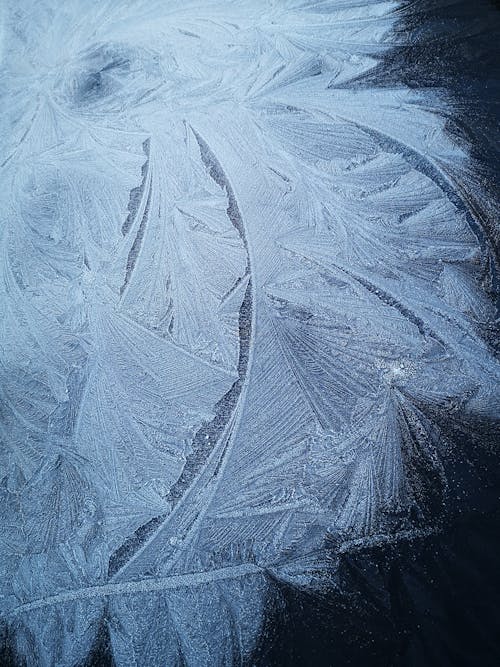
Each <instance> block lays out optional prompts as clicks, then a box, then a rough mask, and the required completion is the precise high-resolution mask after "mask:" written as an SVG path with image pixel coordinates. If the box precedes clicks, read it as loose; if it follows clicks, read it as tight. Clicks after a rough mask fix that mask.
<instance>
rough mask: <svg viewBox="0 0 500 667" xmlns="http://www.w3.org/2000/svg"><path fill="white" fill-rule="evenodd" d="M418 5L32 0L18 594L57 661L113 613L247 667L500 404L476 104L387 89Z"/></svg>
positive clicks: (23, 146)
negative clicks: (377, 80) (473, 148)
mask: <svg viewBox="0 0 500 667" xmlns="http://www.w3.org/2000/svg"><path fill="white" fill-rule="evenodd" d="M398 6H399V3H398V2H370V1H367V0H363V1H360V0H328V1H322V2H303V1H300V0H288V1H286V0H283V1H280V2H272V1H271V0H267V1H265V0H252V1H251V2H248V1H245V2H244V1H243V0H241V1H239V0H238V1H234V2H222V0H213V1H207V2H203V3H194V2H190V1H189V0H188V1H186V0H182V2H181V1H179V2H177V0H173V1H172V2H168V3H165V2H159V1H158V2H155V1H151V0H148V1H147V2H146V1H144V2H141V1H140V0H136V1H133V2H128V3H125V2H118V1H116V0H115V1H111V2H106V1H103V0H100V1H99V2H83V0H79V1H69V2H64V3H57V2H43V1H42V2H39V3H30V2H21V3H18V2H17V3H12V6H11V8H10V9H9V8H8V7H6V8H5V9H4V12H3V17H2V19H3V33H2V61H3V69H2V81H1V86H2V91H3V109H4V118H3V121H2V138H1V141H2V144H1V145H2V156H1V159H2V162H3V168H2V178H3V180H2V189H1V198H2V240H3V244H2V249H3V252H2V259H1V280H0V300H1V310H2V316H3V317H2V323H3V324H2V343H1V350H0V352H1V365H0V373H1V392H2V393H1V409H2V412H1V414H2V438H3V439H4V442H5V444H4V445H3V448H2V459H1V466H2V470H1V474H0V478H1V479H2V486H1V489H0V492H1V494H2V498H1V503H2V504H1V507H0V512H1V513H2V529H1V538H0V549H1V552H0V557H1V561H2V563H3V565H4V573H5V576H4V577H3V578H2V589H1V602H2V608H3V611H4V613H5V618H6V619H7V622H8V624H9V631H10V633H11V636H12V638H13V642H14V645H15V649H16V651H17V654H18V657H19V659H20V660H22V659H25V660H26V661H27V663H28V665H44V666H45V665H57V666H58V667H67V666H72V665H78V664H81V663H83V662H84V661H85V660H86V659H87V657H88V655H89V654H90V652H91V651H92V649H93V647H94V645H95V643H96V637H97V635H98V632H99V630H100V628H102V625H103V624H105V625H106V626H107V629H108V632H109V635H110V644H111V649H110V650H111V652H112V655H113V659H114V662H115V664H116V665H117V667H121V666H122V665H138V666H142V665H145V666H150V665H152V666H153V665H177V664H185V665H188V666H193V667H198V666H203V665H207V666H209V665H214V666H218V665H235V664H239V661H240V660H241V659H246V658H248V656H249V655H251V652H252V650H253V648H254V646H255V643H256V641H257V639H258V637H259V633H260V632H261V626H262V623H263V618H264V612H265V604H266V600H267V597H268V594H269V589H270V587H271V586H272V582H273V581H275V580H282V581H287V582H290V583H292V584H294V585H298V586H301V587H303V588H305V589H317V588H320V587H321V586H322V585H323V579H324V577H325V576H326V575H328V579H329V582H330V583H331V581H332V579H333V580H334V579H335V563H336V557H337V554H339V553H345V551H346V550H349V549H350V548H359V546H360V545H366V544H370V543H379V542H380V541H392V540H398V539H407V538H408V537H409V536H412V535H421V534H425V533H426V532H432V531H434V530H436V528H437V527H438V526H437V522H438V517H439V509H440V508H441V507H442V506H443V503H446V494H447V488H448V487H449V485H450V484H451V483H452V481H450V480H449V479H448V476H447V474H446V465H445V462H446V459H447V457H448V456H450V447H451V446H450V443H449V441H448V439H447V438H446V437H444V435H443V433H442V430H441V428H440V424H441V423H442V420H443V416H444V417H447V416H449V418H450V419H453V420H455V421H456V420H461V422H463V423H464V424H466V423H467V421H468V420H471V421H473V420H474V419H479V418H482V419H486V420H487V419H493V418H494V417H495V414H496V411H497V409H498V406H496V405H495V388H496V386H497V383H498V378H499V367H498V364H497V363H496V362H495V361H494V357H493V354H492V352H491V349H490V347H489V344H488V341H487V340H486V338H485V336H484V331H485V328H486V327H485V325H486V324H487V323H488V322H490V321H491V320H492V319H493V317H494V312H493V308H492V305H491V303H490V301H489V299H488V296H487V293H486V290H485V289H484V286H485V284H486V283H487V281H486V279H485V277H486V276H487V275H488V270H489V263H490V257H489V249H488V230H487V229H482V227H481V224H482V220H481V216H478V215H476V216H475V217H474V215H473V213H474V210H472V212H471V206H470V202H471V200H472V201H473V200H474V196H477V197H479V196H480V195H477V192H478V188H479V179H478V178H476V177H475V175H474V168H473V166H474V165H473V163H472V161H471V159H470V158H469V156H468V153H467V148H466V146H465V145H464V144H461V145H459V144H458V143H457V142H456V141H454V140H453V138H452V137H451V135H450V134H449V133H447V132H446V131H445V124H446V119H447V117H448V111H449V110H448V108H447V102H446V101H445V98H444V97H443V96H442V95H441V94H439V93H438V92H426V93H422V92H418V91H415V90H410V89H407V88H404V87H402V86H398V87H396V86H394V87H384V88H375V87H369V86H366V85H365V86H361V85H359V81H360V80H362V78H363V77H364V76H366V75H367V74H368V73H369V72H371V71H372V70H373V69H374V68H375V67H376V65H377V64H378V62H379V58H380V57H381V55H383V54H384V52H385V51H386V50H387V49H389V48H390V47H391V45H392V44H393V40H394V39H395V37H394V33H393V28H394V24H395V21H396V18H397V9H398ZM472 208H473V207H472ZM476 213H477V211H476ZM436 415H440V417H441V418H440V419H439V418H436Z"/></svg>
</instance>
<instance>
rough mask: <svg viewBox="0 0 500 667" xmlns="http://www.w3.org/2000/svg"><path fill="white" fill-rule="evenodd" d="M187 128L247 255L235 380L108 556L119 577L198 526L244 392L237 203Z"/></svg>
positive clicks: (169, 550) (248, 319) (249, 315)
mask: <svg viewBox="0 0 500 667" xmlns="http://www.w3.org/2000/svg"><path fill="white" fill-rule="evenodd" d="M190 129H191V131H192V132H193V134H194V136H195V138H196V141H197V142H198V146H199V148H200V155H201V159H202V161H203V163H204V165H205V166H206V167H207V170H208V173H209V175H210V177H211V178H212V179H213V181H214V182H215V183H217V185H219V187H220V188H221V189H223V190H224V191H225V192H226V194H227V198H228V207H227V215H228V218H229V220H230V221H231V224H232V225H233V226H234V228H235V229H236V231H237V232H238V234H239V236H240V238H241V240H242V242H243V245H244V246H245V250H246V254H247V261H246V267H245V273H244V275H243V277H242V278H241V281H243V280H245V279H246V278H247V277H248V284H247V287H246V290H245V296H244V298H243V301H242V303H241V306H240V310H239V316H238V329H239V357H238V378H237V380H235V382H234V383H233V385H232V386H231V388H230V389H229V391H227V392H226V394H225V395H224V396H223V397H222V398H221V399H220V401H219V402H218V403H217V404H216V406H215V415H214V417H213V419H212V420H211V421H210V422H207V423H204V424H203V425H202V426H201V427H200V429H199V430H198V431H197V433H196V434H195V436H194V438H193V442H192V449H191V452H190V453H189V455H188V457H187V459H186V462H185V464H184V468H183V471H182V474H181V475H180V477H179V479H178V480H177V481H176V482H175V484H174V485H173V486H172V488H171V489H170V491H169V493H168V494H167V496H166V497H165V500H166V502H169V503H170V505H171V511H170V512H169V513H163V514H161V515H159V516H156V517H154V518H153V519H151V520H150V521H148V522H147V523H145V524H143V525H142V526H140V527H139V528H138V529H137V530H136V531H135V532H134V534H133V535H131V536H130V537H129V538H128V539H127V540H126V541H125V543H124V544H123V545H122V546H121V547H119V548H118V549H117V550H116V551H115V552H114V553H113V554H112V555H111V558H110V561H109V569H108V575H109V576H110V577H121V576H123V575H124V574H125V573H127V574H128V575H130V573H135V574H137V575H140V573H141V567H142V568H144V565H141V560H142V559H141V556H142V555H143V554H144V555H145V554H146V552H147V551H148V550H149V549H148V548H149V547H150V546H151V545H152V544H153V543H154V542H156V540H159V541H160V543H162V548H161V549H160V548H158V547H159V545H156V551H157V553H161V555H162V560H169V559H171V558H173V557H175V553H176V552H177V553H179V549H178V545H179V543H183V542H184V541H185V539H187V538H188V535H190V534H191V533H192V532H193V530H194V529H195V527H196V526H197V525H198V524H199V522H200V521H201V518H200V517H203V516H204V513H205V512H206V509H207V508H208V503H209V501H210V499H211V498H212V497H213V494H214V493H215V490H216V487H217V484H216V479H217V478H218V476H219V473H220V471H221V469H222V467H223V465H224V461H225V459H227V456H226V454H227V452H228V451H229V450H230V448H231V443H232V438H233V434H234V432H235V430H236V428H237V424H238V423H239V417H238V416H237V413H238V406H239V405H240V404H241V403H242V402H243V399H244V395H245V393H246V385H247V377H248V367H249V360H250V358H251V338H252V331H254V328H255V326H254V318H255V312H254V307H253V303H254V295H253V289H254V288H253V283H252V274H251V267H250V255H249V250H248V242H247V238H246V233H245V228H244V225H243V219H242V216H241V213H240V210H239V206H238V202H237V200H236V197H235V194H234V191H233V189H232V186H231V184H230V182H229V180H228V178H227V176H226V174H225V172H224V170H223V169H222V166H221V164H220V163H219V161H218V160H217V158H216V156H215V155H214V153H213V152H212V150H211V148H210V147H209V145H208V144H207V143H206V142H205V140H204V139H203V138H202V137H201V135H200V134H199V133H198V132H196V130H194V128H193V127H191V126H190ZM189 495H193V496H194V497H193V498H192V502H191V508H193V507H194V508H195V509H194V511H193V510H192V509H191V510H190V509H189V508H188V509H184V511H182V508H181V507H180V501H181V499H185V498H186V497H187V496H189ZM171 524H174V525H176V526H177V529H178V530H179V531H180V532H181V533H182V537H181V538H179V537H178V536H176V535H173V534H172V535H170V538H169V537H167V536H166V535H165V534H164V533H165V532H166V531H165V529H166V528H167V527H169V526H171ZM156 560H157V558H155V557H154V554H153V555H151V554H150V558H149V561H148V564H149V565H153V563H154V562H155V561H156Z"/></svg>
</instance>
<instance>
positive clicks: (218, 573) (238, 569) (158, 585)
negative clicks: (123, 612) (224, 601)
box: [7, 563, 263, 615]
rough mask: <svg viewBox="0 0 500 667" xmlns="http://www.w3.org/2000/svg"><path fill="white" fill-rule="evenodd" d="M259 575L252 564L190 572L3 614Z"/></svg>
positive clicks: (63, 596) (74, 593) (60, 596)
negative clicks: (75, 601)
mask: <svg viewBox="0 0 500 667" xmlns="http://www.w3.org/2000/svg"><path fill="white" fill-rule="evenodd" d="M262 571H263V570H262V568H261V567H258V566H257V565H254V564H253V563H243V564H241V565H234V566H231V567H223V568H219V569H217V570H209V571H204V572H190V573H189V574H176V575H170V576H168V577H156V578H150V579H141V580H139V581H128V582H123V583H109V584H99V585H97V586H87V587H85V588H77V589H73V590H70V591H65V592H64V593H57V594H55V595H49V596H47V597H44V598H40V599H38V600H33V601H32V602H25V603H24V604H21V605H19V606H18V607H14V608H13V609H11V610H9V611H8V612H7V613H8V614H9V615H14V614H21V613H25V612H30V611H34V610H36V609H43V608H44V607H50V606H52V605H55V604H65V603H66V602H73V601H74V600H88V599H92V598H97V597H108V596H111V595H132V594H134V593H150V592H154V591H164V590H169V589H175V588H183V587H192V586H203V585H204V584H208V583H211V582H215V581H221V580H224V579H237V578H239V577H244V576H246V575H251V574H259V573H261V572H262Z"/></svg>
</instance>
